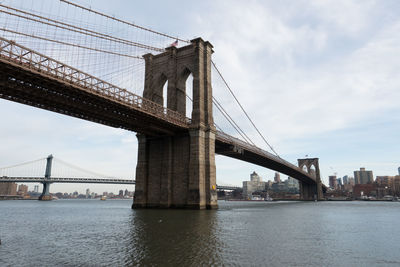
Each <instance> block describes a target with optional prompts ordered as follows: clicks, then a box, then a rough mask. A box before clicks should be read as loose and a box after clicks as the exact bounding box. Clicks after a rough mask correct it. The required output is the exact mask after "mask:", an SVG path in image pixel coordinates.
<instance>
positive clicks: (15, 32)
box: [0, 28, 143, 60]
mask: <svg viewBox="0 0 400 267" xmlns="http://www.w3.org/2000/svg"><path fill="white" fill-rule="evenodd" d="M0 30H1V31H5V32H10V33H14V34H18V35H22V36H26V37H31V38H35V39H39V40H44V41H48V42H54V43H57V44H62V45H68V46H73V47H78V48H82V49H87V50H92V51H96V52H101V53H106V54H111V55H116V56H120V57H129V58H135V59H141V60H143V58H142V57H138V56H131V55H127V54H121V53H117V52H112V51H107V50H102V49H97V48H91V47H88V46H83V45H78V44H72V43H67V42H63V41H57V40H53V39H49V38H45V37H41V36H36V35H33V34H26V33H22V32H18V31H13V30H9V29H6V28H0Z"/></svg>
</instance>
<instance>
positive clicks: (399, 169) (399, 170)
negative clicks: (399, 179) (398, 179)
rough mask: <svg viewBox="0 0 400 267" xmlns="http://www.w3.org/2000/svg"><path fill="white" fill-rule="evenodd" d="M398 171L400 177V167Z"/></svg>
mask: <svg viewBox="0 0 400 267" xmlns="http://www.w3.org/2000/svg"><path fill="white" fill-rule="evenodd" d="M397 171H398V172H399V175H400V167H399V168H398V169H397Z"/></svg>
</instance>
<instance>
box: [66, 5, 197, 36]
mask: <svg viewBox="0 0 400 267" xmlns="http://www.w3.org/2000/svg"><path fill="white" fill-rule="evenodd" d="M60 1H61V2H63V3H66V4H69V5H72V6H75V7H77V8H80V9H83V10H85V11H88V12H91V13H94V14H96V15H99V16H102V17H106V18H108V19H111V20H115V21H118V22H120V23H123V24H126V25H129V26H132V27H135V28H138V29H141V30H144V31H148V32H151V33H154V34H157V35H161V36H164V37H168V38H171V39H175V40H178V41H181V42H184V43H190V41H188V40H183V39H180V38H178V37H174V36H171V35H168V34H165V33H161V32H157V31H154V30H152V29H149V28H145V27H142V26H139V25H136V24H134V23H131V22H128V21H124V20H121V19H118V18H115V17H112V16H109V15H107V14H104V13H101V12H98V11H96V10H93V9H91V8H87V7H84V6H80V5H78V4H75V3H72V2H70V1H67V0H60Z"/></svg>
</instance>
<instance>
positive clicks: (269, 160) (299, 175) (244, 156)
mask: <svg viewBox="0 0 400 267" xmlns="http://www.w3.org/2000/svg"><path fill="white" fill-rule="evenodd" d="M215 153H216V154H219V155H224V156H227V157H231V158H235V159H238V160H242V161H246V162H249V163H253V164H255V165H258V166H263V167H265V168H268V169H271V170H274V171H277V172H280V173H283V174H286V175H288V176H290V177H292V178H295V179H297V180H299V181H300V182H302V183H305V184H308V185H316V181H315V180H312V179H311V178H310V176H307V175H306V174H305V173H303V172H301V171H300V169H294V168H293V166H289V165H287V164H285V162H284V161H279V160H277V159H276V158H274V157H268V156H266V155H261V154H258V153H255V152H253V151H250V150H248V149H246V148H240V149H239V150H238V149H235V148H234V147H233V146H232V145H231V144H228V143H226V142H224V141H223V140H218V136H217V138H216V141H215Z"/></svg>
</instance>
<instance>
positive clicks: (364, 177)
mask: <svg viewBox="0 0 400 267" xmlns="http://www.w3.org/2000/svg"><path fill="white" fill-rule="evenodd" d="M354 179H355V183H356V184H371V183H373V182H374V175H373V174H372V171H366V170H365V168H360V170H359V171H354Z"/></svg>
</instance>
